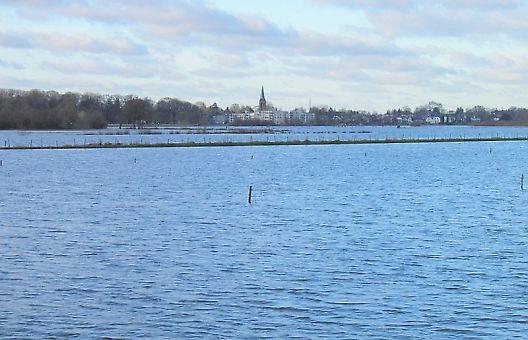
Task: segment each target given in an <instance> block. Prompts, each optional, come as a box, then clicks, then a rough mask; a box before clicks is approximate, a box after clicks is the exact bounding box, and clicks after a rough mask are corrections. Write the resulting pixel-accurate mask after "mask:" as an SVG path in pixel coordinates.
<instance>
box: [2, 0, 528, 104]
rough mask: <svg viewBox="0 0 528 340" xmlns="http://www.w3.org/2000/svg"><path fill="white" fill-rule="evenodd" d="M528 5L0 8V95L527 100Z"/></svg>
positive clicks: (474, 1)
mask: <svg viewBox="0 0 528 340" xmlns="http://www.w3.org/2000/svg"><path fill="white" fill-rule="evenodd" d="M527 17H528V0H428V1H423V0H392V1H391V0H251V1H247V0H203V1H202V0H188V1H187V0H148V1H147V0H143V1H142V0H128V1H125V0H112V1H106V0H77V1H68V0H0V87H1V88H20V89H31V88H40V89H55V90H59V91H68V90H71V91H78V92H98V93H119V94H131V93H133V94H137V95H141V96H149V97H151V98H153V99H158V98H160V97H164V96H171V97H178V98H181V99H186V100H190V101H193V102H194V101H205V102H206V103H207V104H211V103H213V102H217V103H218V104H219V105H222V106H227V105H230V104H231V103H241V104H249V105H254V104H256V103H257V101H258V96H259V92H260V86H261V85H264V86H265V87H266V90H267V96H268V99H269V100H270V101H271V102H273V103H274V104H275V105H276V106H279V107H282V108H293V107H297V106H305V107H306V106H308V103H309V100H310V99H311V101H312V103H313V104H314V105H323V104H327V105H330V106H333V107H336V108H351V109H367V110H378V111H384V110H386V109H388V108H394V107H401V106H405V105H408V106H411V107H414V106H417V105H420V104H423V103H426V102H428V101H430V100H435V101H440V102H442V103H444V105H445V106H447V107H448V108H454V107H456V106H458V105H460V106H463V107H469V106H473V105H477V104H482V105H485V106H489V107H509V106H513V105H516V106H527V105H528V91H527V86H528V44H527V41H528V21H527V20H526V18H527Z"/></svg>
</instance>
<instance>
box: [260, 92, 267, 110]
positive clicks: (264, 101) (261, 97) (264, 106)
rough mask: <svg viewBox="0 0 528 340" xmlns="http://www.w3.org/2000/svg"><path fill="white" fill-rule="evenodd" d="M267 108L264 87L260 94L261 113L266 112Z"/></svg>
mask: <svg viewBox="0 0 528 340" xmlns="http://www.w3.org/2000/svg"><path fill="white" fill-rule="evenodd" d="M266 108H267V104H266V97H265V96H264V86H262V91H261V92H260V101H259V111H266Z"/></svg>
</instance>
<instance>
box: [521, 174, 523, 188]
mask: <svg viewBox="0 0 528 340" xmlns="http://www.w3.org/2000/svg"><path fill="white" fill-rule="evenodd" d="M521 190H522V191H524V174H522V175H521Z"/></svg>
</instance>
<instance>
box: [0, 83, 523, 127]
mask: <svg viewBox="0 0 528 340" xmlns="http://www.w3.org/2000/svg"><path fill="white" fill-rule="evenodd" d="M109 124H113V125H119V126H133V127H142V126H145V125H149V126H151V125H157V124H170V125H181V126H183V125H191V126H209V125H230V126H271V125H288V126H294V125H356V126H359V125H394V126H403V125H407V126H409V125H410V126H419V125H528V109H526V108H518V107H511V108H508V109H489V108H486V107H483V106H474V107H472V108H465V109H464V108H462V107H459V108H457V109H456V110H447V109H445V108H444V107H443V105H442V104H441V103H437V102H430V103H427V104H425V105H422V106H419V107H416V108H415V109H411V108H408V107H405V108H399V109H393V110H388V111H386V112H384V113H375V112H367V111H358V110H344V109H342V110H336V109H333V108H332V107H328V106H312V107H310V108H309V109H305V108H302V107H299V108H295V109H293V110H290V111H286V110H280V109H277V108H275V107H274V106H273V105H271V104H269V102H268V101H267V99H266V94H265V89H264V87H262V88H261V89H260V99H259V100H258V105H256V106H242V105H239V104H232V105H230V106H228V107H226V108H225V109H222V108H220V107H219V106H218V105H217V104H216V103H215V104H212V105H209V106H207V105H205V104H204V103H202V102H198V103H194V104H192V103H190V102H187V101H182V100H180V99H176V98H162V99H160V100H158V101H156V102H155V101H153V100H151V99H149V98H140V97H137V96H133V95H128V96H121V95H101V94H93V93H84V94H79V93H72V92H68V93H59V92H56V91H41V90H31V91H23V90H12V89H8V90H0V129H4V130H5V129H22V130H24V129H26V130H27V129H100V128H105V127H107V126H108V125H109Z"/></svg>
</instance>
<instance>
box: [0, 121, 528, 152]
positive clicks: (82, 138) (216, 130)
mask: <svg viewBox="0 0 528 340" xmlns="http://www.w3.org/2000/svg"><path fill="white" fill-rule="evenodd" d="M206 131H207V133H205V134H204V133H200V132H203V129H200V128H197V127H195V128H176V127H174V128H159V129H143V130H134V129H123V130H120V129H117V128H109V129H105V130H87V131H0V148H2V147H6V146H55V145H57V146H58V145H84V144H90V143H122V144H130V143H182V142H199V143H204V142H245V141H291V140H338V139H339V140H358V139H361V140H364V139H386V138H390V139H412V138H470V137H473V138H477V137H483V138H484V137H488V138H490V137H528V127H504V126H503V127H500V126H480V127H476V126H419V127H402V128H397V127H395V126H347V127H336V126H310V127H307V126H289V127H288V126H286V127H284V126H277V127H210V128H208V129H207V130H206ZM263 132H266V133H263Z"/></svg>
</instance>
